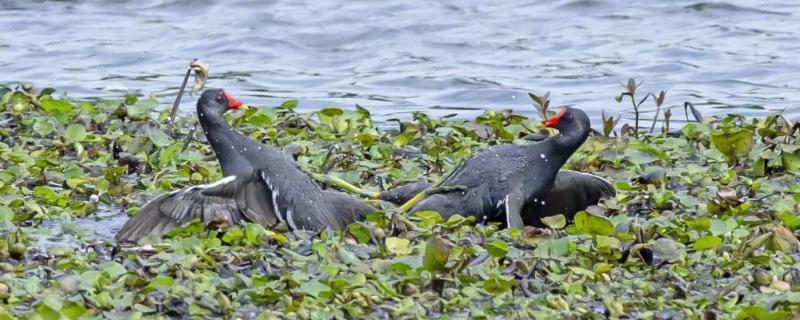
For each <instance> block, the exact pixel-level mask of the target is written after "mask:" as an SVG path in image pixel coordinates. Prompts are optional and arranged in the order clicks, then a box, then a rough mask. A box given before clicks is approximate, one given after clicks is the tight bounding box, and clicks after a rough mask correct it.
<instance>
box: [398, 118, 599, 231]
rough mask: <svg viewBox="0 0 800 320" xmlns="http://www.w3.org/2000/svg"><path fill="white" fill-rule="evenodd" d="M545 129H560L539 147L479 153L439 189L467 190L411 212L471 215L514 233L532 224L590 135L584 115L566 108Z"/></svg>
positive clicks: (425, 202)
mask: <svg viewBox="0 0 800 320" xmlns="http://www.w3.org/2000/svg"><path fill="white" fill-rule="evenodd" d="M545 123H546V124H547V125H548V126H551V127H555V128H556V129H558V134H556V135H555V136H554V137H551V138H549V139H546V140H544V141H542V142H539V143H534V144H529V145H498V146H492V147H489V148H487V149H485V150H483V151H481V152H479V153H478V154H476V155H474V156H473V157H472V158H470V159H469V160H467V161H466V162H465V163H464V164H463V165H462V166H461V167H459V168H457V169H456V171H455V172H454V173H453V174H452V175H451V176H450V177H449V178H448V179H447V180H446V181H445V182H444V183H443V184H442V185H443V186H463V187H466V190H464V191H456V192H450V193H440V194H433V195H431V196H429V197H427V198H425V199H424V200H422V201H421V202H419V203H418V204H417V205H415V206H414V207H413V208H412V209H411V211H412V212H413V211H420V210H434V211H437V212H439V214H441V215H442V216H443V217H445V219H446V218H447V217H449V216H451V215H453V214H462V215H472V216H475V217H476V218H477V219H478V221H503V222H505V223H506V224H507V225H508V226H509V227H516V228H521V227H522V226H523V224H527V223H530V222H531V221H532V220H533V218H531V217H526V215H529V212H528V211H530V212H531V213H532V214H536V213H541V209H539V208H537V207H538V206H542V207H545V208H546V207H547V196H548V193H549V192H550V190H552V189H553V185H554V183H555V181H556V175H557V174H558V172H559V170H560V168H561V166H562V165H564V163H565V162H566V161H567V159H568V158H569V157H570V156H571V155H572V153H574V152H575V150H577V149H578V147H580V145H581V144H583V142H584V141H585V140H586V138H587V137H588V135H589V131H590V123H589V118H588V117H587V116H586V113H584V112H583V111H581V110H578V109H573V108H565V109H564V110H562V111H561V112H559V113H558V114H557V115H556V116H554V117H551V118H550V119H548V120H547V121H546V122H545ZM568 178H573V177H571V176H568ZM573 180H574V181H580V182H583V179H577V180H575V179H574V178H573ZM587 198H588V197H587Z"/></svg>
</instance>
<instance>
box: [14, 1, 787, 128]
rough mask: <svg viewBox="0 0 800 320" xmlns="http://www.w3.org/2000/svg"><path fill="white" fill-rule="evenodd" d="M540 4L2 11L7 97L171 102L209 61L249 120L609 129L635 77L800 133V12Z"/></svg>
mask: <svg viewBox="0 0 800 320" xmlns="http://www.w3.org/2000/svg"><path fill="white" fill-rule="evenodd" d="M532 2H533V3H531V2H530V1H516V0H515V1H497V2H495V1H475V0H460V1H421V0H404V1H354V0H351V1H342V2H338V1H328V0H309V1H303V0H300V1H297V0H293V1H288V0H278V1H271V2H269V3H262V2H257V1H222V0H205V1H202V0H191V1H190V0H183V1H155V0H136V1H57V2H56V1H4V0H0V29H2V30H3V32H0V83H6V84H8V83H11V82H15V81H29V82H33V83H35V84H38V85H48V86H54V87H56V88H57V89H58V90H59V91H60V92H62V93H67V94H69V95H70V96H73V97H96V96H102V97H119V96H122V95H123V94H125V93H130V92H132V93H139V94H150V93H154V94H156V95H157V96H159V97H160V98H161V99H163V101H164V102H165V103H169V101H171V99H173V97H174V94H175V92H176V91H177V86H178V85H179V83H180V81H181V77H182V76H183V72H184V71H185V67H186V65H187V64H188V62H189V61H190V60H191V59H192V58H195V57H198V58H201V59H203V60H205V61H206V62H208V63H209V64H210V65H211V80H210V82H209V86H214V87H223V88H226V89H229V90H230V91H231V92H232V93H233V94H234V95H237V96H239V97H240V99H241V100H244V101H246V102H248V103H250V104H256V105H274V104H277V103H278V102H280V101H283V100H285V99H287V98H297V99H299V100H300V102H301V103H300V107H301V109H305V110H313V109H317V108H319V107H321V106H324V105H328V104H337V105H340V106H344V107H350V106H353V105H354V104H360V105H362V106H364V107H367V108H369V109H370V110H372V111H373V114H374V115H376V116H378V117H379V118H380V119H387V118H393V117H408V116H409V115H410V113H411V112H412V111H418V110H424V111H428V112H432V113H434V114H435V115H445V114H450V113H458V114H459V115H460V116H461V117H463V118H468V117H473V116H475V115H477V114H479V113H480V112H482V110H484V109H492V108H512V109H514V110H516V111H519V112H522V113H526V114H530V115H533V114H535V113H534V110H533V109H532V107H531V104H530V99H529V98H528V97H527V94H526V93H527V92H529V91H532V92H536V93H544V92H547V91H550V92H551V95H552V98H553V103H554V104H555V105H564V104H569V105H573V106H576V107H580V108H583V109H585V110H587V111H589V113H590V114H591V115H592V117H593V120H595V121H597V120H598V118H599V116H600V113H601V111H602V110H605V111H606V112H608V113H612V114H622V115H624V116H626V117H630V110H631V109H630V108H629V103H627V102H626V103H622V104H618V103H616V102H615V101H614V99H613V97H614V96H615V95H616V94H618V93H619V92H620V91H621V90H622V88H621V87H620V83H621V82H625V81H626V80H627V79H628V78H629V77H635V78H637V79H641V80H644V86H643V88H642V89H641V90H645V91H658V90H667V91H668V92H669V93H668V97H667V104H668V105H670V106H678V105H681V106H682V105H683V102H684V101H691V102H693V103H694V104H695V105H697V106H698V107H699V108H700V110H701V111H702V112H703V113H704V114H705V115H711V114H724V113H726V112H736V113H741V114H745V115H763V114H766V113H768V112H770V111H776V110H777V111H779V110H785V111H786V112H787V113H788V114H789V115H790V116H791V117H792V118H797V116H800V111H798V108H797V107H798V106H799V105H800V104H799V103H798V102H800V80H799V79H800V37H799V36H800V34H799V32H800V1H797V0H780V1H757V0H738V1H725V2H702V1H699V0H693V1H607V0H577V1H576V0H560V1H549V0H545V1H532ZM194 101H195V100H194V99H193V98H185V100H184V104H183V106H182V109H183V110H184V111H185V112H189V111H192V110H193V105H194ZM675 114H676V115H675V116H673V118H676V119H683V111H680V112H675ZM595 123H597V122H595Z"/></svg>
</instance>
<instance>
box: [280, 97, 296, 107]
mask: <svg viewBox="0 0 800 320" xmlns="http://www.w3.org/2000/svg"><path fill="white" fill-rule="evenodd" d="M295 108H297V99H292V100H286V101H284V102H283V103H282V104H281V109H287V110H294V109H295Z"/></svg>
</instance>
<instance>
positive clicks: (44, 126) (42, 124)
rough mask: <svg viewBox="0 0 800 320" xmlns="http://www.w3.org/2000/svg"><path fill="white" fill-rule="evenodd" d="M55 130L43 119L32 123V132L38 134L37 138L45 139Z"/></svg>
mask: <svg viewBox="0 0 800 320" xmlns="http://www.w3.org/2000/svg"><path fill="white" fill-rule="evenodd" d="M53 130H55V127H54V126H53V124H52V123H51V122H50V121H49V120H47V119H44V118H39V119H36V122H34V123H33V131H34V132H36V133H38V134H39V136H42V137H46V136H47V135H49V134H50V133H52V132H53Z"/></svg>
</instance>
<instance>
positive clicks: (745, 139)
mask: <svg viewBox="0 0 800 320" xmlns="http://www.w3.org/2000/svg"><path fill="white" fill-rule="evenodd" d="M711 144H712V145H713V146H714V148H716V149H717V150H718V151H719V152H720V153H722V154H723V155H724V156H725V157H726V158H727V159H728V162H729V163H730V164H735V163H738V161H739V158H740V157H743V156H746V155H747V154H748V153H750V149H752V148H753V131H751V130H748V129H744V128H741V129H737V130H731V131H725V130H719V131H716V132H713V133H711Z"/></svg>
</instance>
